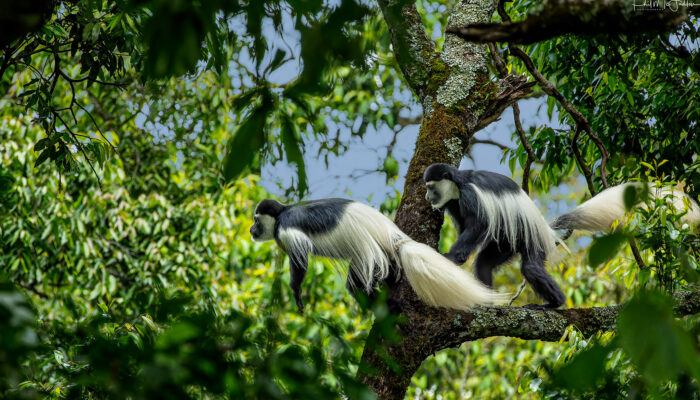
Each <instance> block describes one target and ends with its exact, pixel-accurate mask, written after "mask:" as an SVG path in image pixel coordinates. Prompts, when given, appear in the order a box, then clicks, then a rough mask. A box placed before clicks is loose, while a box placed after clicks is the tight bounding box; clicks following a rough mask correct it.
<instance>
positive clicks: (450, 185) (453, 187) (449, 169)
mask: <svg viewBox="0 0 700 400" xmlns="http://www.w3.org/2000/svg"><path fill="white" fill-rule="evenodd" d="M456 172H457V169H456V168H455V167H453V166H451V165H448V164H442V163H439V164H433V165H431V166H429V167H428V168H426V169H425V172H424V173H423V180H424V181H425V189H426V193H425V199H426V200H428V202H429V203H430V204H431V205H432V206H433V208H438V209H440V208H443V207H444V206H445V204H447V202H448V201H450V200H455V199H459V187H457V184H455V182H454V177H455V173H456Z"/></svg>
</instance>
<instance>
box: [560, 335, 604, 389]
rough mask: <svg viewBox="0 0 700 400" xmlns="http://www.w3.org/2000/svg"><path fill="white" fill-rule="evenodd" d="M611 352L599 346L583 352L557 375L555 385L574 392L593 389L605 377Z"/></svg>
mask: <svg viewBox="0 0 700 400" xmlns="http://www.w3.org/2000/svg"><path fill="white" fill-rule="evenodd" d="M609 351H610V349H608V348H606V347H604V346H602V345H599V344H596V345H594V346H593V347H591V348H588V349H586V350H584V351H582V352H581V353H579V354H577V355H576V356H575V357H574V358H573V359H572V360H571V361H569V363H568V364H566V365H565V366H563V367H562V368H560V369H559V370H558V371H557V372H556V373H555V376H554V384H555V385H557V386H560V387H565V388H569V389H572V390H574V391H586V390H589V389H591V388H593V387H594V386H595V384H596V382H598V381H599V380H600V379H601V377H602V376H603V373H604V371H605V359H606V358H607V356H608V353H609Z"/></svg>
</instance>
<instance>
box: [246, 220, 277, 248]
mask: <svg viewBox="0 0 700 400" xmlns="http://www.w3.org/2000/svg"><path fill="white" fill-rule="evenodd" d="M255 223H256V224H259V225H260V228H262V233H260V234H259V235H258V236H252V238H253V240H254V241H256V242H266V241H268V240H272V239H274V238H275V218H273V217H272V216H270V215H264V214H263V215H261V214H255Z"/></svg>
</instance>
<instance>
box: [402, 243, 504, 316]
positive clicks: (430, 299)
mask: <svg viewBox="0 0 700 400" xmlns="http://www.w3.org/2000/svg"><path fill="white" fill-rule="evenodd" d="M397 246H398V256H399V264H400V265H401V267H402V268H403V270H404V272H405V273H406V278H407V279H408V282H409V283H410V284H411V287H412V288H413V290H414V291H415V292H416V294H417V295H418V297H420V298H421V299H422V300H423V301H424V302H425V303H426V304H428V305H431V306H433V307H447V308H454V309H456V310H467V309H469V307H471V306H474V305H478V304H485V305H490V304H503V303H505V302H506V301H508V299H509V297H510V296H509V295H508V294H507V293H497V292H494V291H493V290H491V289H489V288H488V287H486V286H485V285H484V284H482V283H481V282H479V281H478V280H477V279H476V278H474V277H473V276H472V275H471V274H470V273H469V272H467V271H465V270H463V269H461V268H460V267H458V266H457V265H455V264H454V263H453V262H452V261H450V260H449V259H447V258H445V257H444V256H442V255H441V254H440V253H438V252H436V251H435V250H433V249H432V248H431V247H430V246H427V245H425V244H423V243H419V242H415V241H413V240H410V239H408V240H405V241H404V240H402V241H401V242H399V243H397Z"/></svg>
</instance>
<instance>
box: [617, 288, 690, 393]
mask: <svg viewBox="0 0 700 400" xmlns="http://www.w3.org/2000/svg"><path fill="white" fill-rule="evenodd" d="M617 324H618V327H617V332H618V334H619V336H620V343H621V345H622V348H623V349H624V350H625V352H626V353H627V354H628V355H629V357H630V359H631V360H632V362H633V363H634V364H635V366H636V367H637V368H638V370H639V372H640V373H641V374H642V376H643V377H644V379H645V380H646V381H647V382H649V383H650V384H658V383H661V382H664V381H667V380H669V379H674V378H676V377H677V376H678V374H679V373H680V372H681V371H682V370H683V369H684V367H685V368H688V369H690V370H691V371H694V370H696V367H697V359H698V355H697V351H696V350H695V348H694V346H693V342H692V340H691V338H690V336H689V335H688V333H687V332H685V331H684V330H683V329H682V328H681V326H680V325H679V324H678V322H676V320H675V318H674V316H673V299H671V298H670V297H669V296H667V295H665V294H663V293H660V292H647V291H644V292H640V293H638V294H637V295H636V296H635V297H634V298H633V299H632V300H630V301H629V302H628V303H627V305H626V306H625V307H624V308H623V309H622V310H621V311H620V315H619V317H618V320H617Z"/></svg>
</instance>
